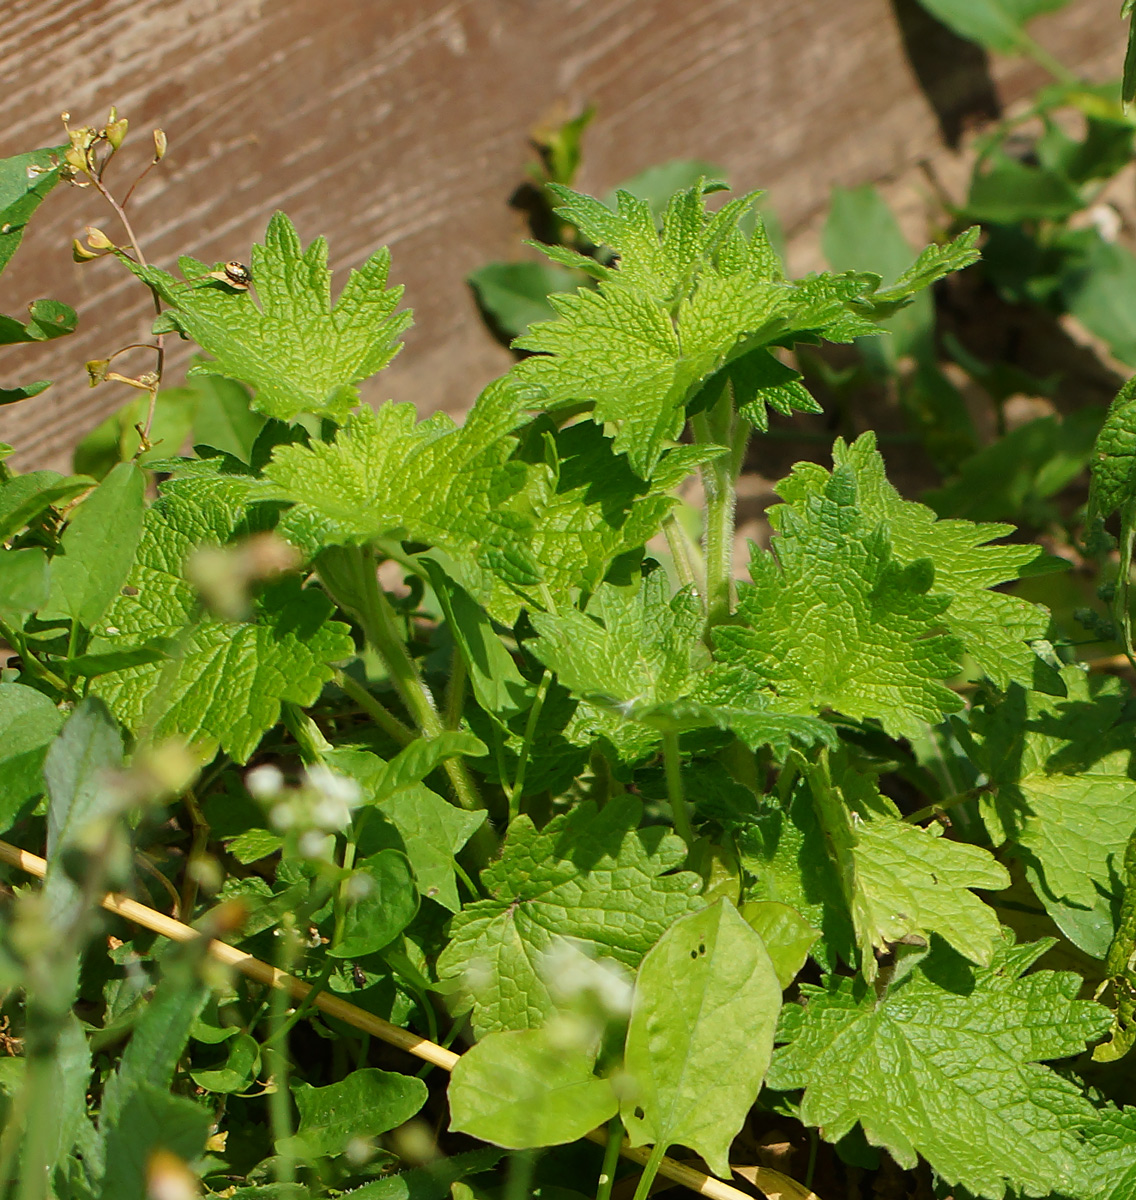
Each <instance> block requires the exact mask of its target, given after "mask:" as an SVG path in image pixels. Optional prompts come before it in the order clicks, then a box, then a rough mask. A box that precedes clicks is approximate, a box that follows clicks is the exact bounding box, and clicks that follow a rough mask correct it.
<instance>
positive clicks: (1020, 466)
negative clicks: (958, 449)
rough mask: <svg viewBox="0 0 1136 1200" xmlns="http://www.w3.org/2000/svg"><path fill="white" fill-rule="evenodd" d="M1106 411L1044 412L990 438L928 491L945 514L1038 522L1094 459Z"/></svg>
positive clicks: (932, 504)
mask: <svg viewBox="0 0 1136 1200" xmlns="http://www.w3.org/2000/svg"><path fill="white" fill-rule="evenodd" d="M1103 416H1104V414H1103V413H1102V412H1101V410H1100V409H1098V408H1089V409H1080V410H1078V411H1077V412H1073V413H1069V414H1068V415H1067V416H1065V417H1064V419H1061V420H1059V419H1058V418H1057V417H1041V418H1039V419H1038V420H1036V421H1029V422H1027V423H1026V424H1025V425H1020V426H1018V428H1017V429H1014V430H1011V431H1010V432H1009V433H1008V434H1006V435H1005V436H1004V437H1000V438H999V439H998V440H997V441H995V442H991V443H990V445H989V446H986V447H984V448H983V449H981V450H979V451H978V452H977V453H976V454H974V455H972V456H971V457H970V458H968V459H967V460H966V461H965V462H964V463H963V464H962V469H961V471H960V472H959V474H958V476H957V477H956V478H955V479H954V480H952V481H951V482H950V483H948V484H947V485H946V486H945V487H941V488H936V489H934V490H932V491H929V492H926V493H924V496H923V498H924V500H925V501H926V502H927V504H929V505H930V507H931V508H933V509H934V510H935V512H937V513H938V514H939V515H940V516H941V517H965V518H967V519H969V520H971V521H1003V520H1017V521H1022V522H1026V523H1028V524H1030V525H1034V526H1038V525H1044V524H1047V523H1048V520H1049V519H1052V517H1051V514H1053V513H1054V512H1055V509H1054V506H1052V505H1047V504H1046V503H1045V502H1046V501H1047V500H1048V499H1049V498H1050V497H1051V496H1055V495H1056V494H1057V493H1058V492H1060V491H1061V490H1062V489H1063V488H1064V487H1065V486H1066V485H1067V484H1069V483H1072V481H1073V480H1074V479H1075V478H1076V477H1077V476H1078V475H1079V474H1080V473H1081V472H1082V471H1083V470H1084V469H1085V467H1087V466H1090V465H1094V466H1095V464H1092V450H1093V441H1094V439H1095V438H1096V437H1097V435H1098V433H1099V431H1100V427H1101V423H1102V420H1103Z"/></svg>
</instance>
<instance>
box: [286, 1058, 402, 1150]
mask: <svg viewBox="0 0 1136 1200" xmlns="http://www.w3.org/2000/svg"><path fill="white" fill-rule="evenodd" d="M292 1094H293V1096H294V1097H295V1100H296V1108H297V1109H298V1110H299V1113H300V1123H299V1126H298V1127H297V1130H296V1133H295V1134H294V1135H293V1136H292V1137H290V1138H287V1139H285V1140H284V1141H283V1142H278V1143H277V1145H276V1151H277V1153H278V1154H293V1155H296V1156H298V1157H304V1158H319V1157H321V1156H323V1155H336V1154H342V1153H343V1151H344V1149H345V1147H346V1146H347V1143H348V1142H349V1141H351V1139H352V1138H372V1137H376V1136H377V1135H378V1134H380V1133H386V1132H387V1130H389V1129H394V1128H396V1127H397V1126H399V1125H402V1124H403V1123H404V1122H406V1121H409V1120H410V1118H411V1117H412V1116H414V1114H415V1113H416V1112H417V1111H418V1110H419V1109H420V1108H421V1107H422V1105H423V1104H424V1103H425V1102H426V1085H425V1084H424V1083H423V1082H422V1080H421V1079H416V1078H415V1077H414V1076H411V1075H399V1074H397V1073H395V1072H392V1071H379V1070H377V1069H375V1068H374V1067H366V1068H364V1069H362V1070H359V1071H353V1072H352V1073H351V1074H350V1075H348V1076H347V1078H346V1079H343V1080H340V1082H339V1083H331V1084H328V1086H327V1087H312V1086H311V1085H310V1084H307V1083H295V1084H293V1087H292Z"/></svg>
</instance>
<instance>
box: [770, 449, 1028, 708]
mask: <svg viewBox="0 0 1136 1200" xmlns="http://www.w3.org/2000/svg"><path fill="white" fill-rule="evenodd" d="M832 458H833V463H834V466H835V467H836V468H837V469H840V468H844V469H846V470H848V471H850V472H851V474H852V476H853V477H854V478H855V486H856V505H857V507H858V509H859V511H860V512H861V513H862V514H863V515H864V517H865V518H866V519H867V520H868V521H872V522H886V527H887V531H888V537H889V539H890V542H891V551H892V556H893V559H894V561H895V562H896V563H898V564H899V565H901V566H904V567H911V566H912V565H913V564H914V563H916V562H918V561H919V560H920V559H929V560H930V561H931V563H932V564H933V565H934V568H935V570H934V582H933V583H932V585H931V590H930V593H929V594H930V595H931V596H937V597H942V598H943V599H948V598H949V601H950V606H949V607H948V608H947V609H946V612H945V613H944V614H943V618H942V624H943V625H944V627H945V628H947V629H948V630H950V632H951V633H953V634H955V635H956V636H957V637H959V638H960V639H961V640H962V642H963V645H964V646H965V648H966V650H967V651H968V652H969V653H970V654H971V655H972V656H973V658H974V659H975V661H976V662H977V663H978V665H979V666H980V667H981V668H982V670H983V671H984V672H985V674H986V675H988V676H989V677H990V678H991V679H993V680H994V682H995V683H997V684H998V686H999V687H1007V686H1008V685H1009V683H1010V681H1011V680H1013V679H1018V680H1026V681H1028V680H1031V679H1032V678H1033V669H1034V663H1035V661H1036V656H1035V655H1034V653H1033V651H1032V650H1031V648H1030V645H1029V643H1030V642H1031V641H1034V640H1037V639H1039V638H1044V637H1045V636H1046V632H1047V630H1048V628H1049V614H1048V613H1047V612H1046V611H1045V610H1044V609H1043V608H1041V607H1040V606H1039V605H1036V604H1030V603H1029V602H1028V601H1026V600H1022V599H1019V598H1018V597H1016V596H1008V595H1005V594H1003V593H1000V592H994V591H993V590H992V589H993V588H995V587H997V586H998V585H999V584H1001V583H1005V582H1006V581H1007V580H1011V579H1016V578H1018V576H1019V575H1021V574H1022V573H1023V572H1024V570H1025V568H1026V567H1027V566H1028V565H1029V564H1030V563H1032V562H1034V561H1035V560H1037V559H1038V558H1039V557H1041V556H1042V553H1043V552H1042V549H1041V547H1040V546H1037V545H1033V544H1021V543H1018V544H1009V545H1000V546H992V545H989V544H988V543H990V542H991V541H992V540H993V539H995V538H1003V537H1005V536H1006V535H1007V534H1010V533H1013V532H1014V530H1013V527H1012V526H1010V525H995V524H974V523H972V522H970V521H959V520H939V519H937V518H936V516H935V513H934V512H933V511H932V510H931V509H929V508H927V507H926V506H925V505H922V504H916V503H914V502H913V501H910V500H904V499H903V498H902V497H901V496H900V494H899V492H897V491H896V489H895V488H894V487H893V486H892V485H891V484H890V483H888V481H887V477H886V475H885V473H884V462H883V458H882V457H881V456H880V454H879V451H878V450H877V449H876V440H875V437H874V435H872V434H870V433H866V434H862V435H861V436H860V437H859V438H857V439H856V441H855V442H854V443H853V444H852V445H851V446H849V445H847V444H846V443H845V442H844V440H843V439H838V440H837V442H836V444H835V445H834V446H833V449H832ZM831 478H832V476H830V475H829V474H828V472H826V471H825V470H824V468H822V467H820V466H819V465H817V464H815V463H798V464H797V466H796V467H794V468H793V473H792V474H791V475H790V476H789V477H788V478H787V479H784V480H782V481H781V482H780V483H779V484H778V485H777V491H778V494H779V495H781V496H783V497H784V498H785V500H787V501H788V502H789V504H790V505H792V506H795V508H798V509H799V508H800V506H801V505H802V504H803V503H806V498H807V497H809V496H812V497H817V498H819V497H820V496H822V495H823V494H824V489H825V488H826V487H827V486H828V484H829V480H830V479H831ZM781 511H782V510H781V509H780V508H774V509H772V510H771V512H770V517H771V520H773V522H774V524H775V527H776V523H777V522H778V520H779V516H780V513H781Z"/></svg>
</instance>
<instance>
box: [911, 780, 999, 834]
mask: <svg viewBox="0 0 1136 1200" xmlns="http://www.w3.org/2000/svg"><path fill="white" fill-rule="evenodd" d="M988 791H990V787H989V785H988V784H987V785H983V786H982V787H972V788H968V789H967V790H966V791H965V792H959V793H958V795H956V796H948V797H947V799H946V800H939V801H937V802H936V803H935V804H927V805H925V806H924V807H923V808H921V809H919V811H918V812H913V813H910V814H909V815H908V816H906V817H904V818H903V819H904V820H905V821H906V822H907V823H908V824H909V825H918V824H919V822H920V821H927V820H929V819H930V818H931V817H936V816H938V815H939V813H941V812H946V811H947V809H948V808H954V807H956V806H957V805H959V804H965V803H966V802H967V801H968V800H974V799H977V797H979V796H981V795H982V794H983V793H984V792H988Z"/></svg>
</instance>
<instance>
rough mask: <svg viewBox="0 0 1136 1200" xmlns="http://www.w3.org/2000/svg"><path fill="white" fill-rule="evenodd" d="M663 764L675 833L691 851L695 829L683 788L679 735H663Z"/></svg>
mask: <svg viewBox="0 0 1136 1200" xmlns="http://www.w3.org/2000/svg"><path fill="white" fill-rule="evenodd" d="M663 764H664V766H665V767H666V773H667V799H668V800H669V801H670V804H671V815H672V816H673V817H674V826H675V833H677V834H678V835H679V837H680V838H682V840H683V841H684V842H685V843H686V847H687V849H688V850H689V849H690V847H691V846H693V845H694V828H693V827H692V826H691V824H690V810H689V809H688V808H687V806H686V796H685V794H684V793H683V787H682V754H681V753H680V751H679V748H678V734H677V733H664V734H663Z"/></svg>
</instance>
